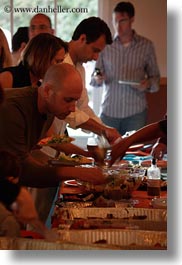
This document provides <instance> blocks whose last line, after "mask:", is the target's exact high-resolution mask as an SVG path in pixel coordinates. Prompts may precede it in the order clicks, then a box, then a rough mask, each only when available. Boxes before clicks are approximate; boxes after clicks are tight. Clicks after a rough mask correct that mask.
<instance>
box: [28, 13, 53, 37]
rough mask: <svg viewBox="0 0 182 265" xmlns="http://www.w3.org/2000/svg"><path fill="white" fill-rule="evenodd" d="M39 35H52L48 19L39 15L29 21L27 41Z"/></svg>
mask: <svg viewBox="0 0 182 265" xmlns="http://www.w3.org/2000/svg"><path fill="white" fill-rule="evenodd" d="M40 33H50V34H54V29H53V28H52V23H51V19H50V17H48V16H47V15H45V14H41V13H39V14H36V15H35V16H33V17H32V19H31V20H30V26H29V39H32V38H33V37H35V36H37V35H38V34H40Z"/></svg>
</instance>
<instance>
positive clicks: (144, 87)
mask: <svg viewBox="0 0 182 265" xmlns="http://www.w3.org/2000/svg"><path fill="white" fill-rule="evenodd" d="M150 86H151V83H150V80H149V79H143V80H141V82H140V84H139V85H137V86H136V85H135V86H132V87H133V88H136V89H138V90H139V91H141V92H142V91H146V90H147V89H148V88H149V87H150Z"/></svg>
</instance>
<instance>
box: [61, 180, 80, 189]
mask: <svg viewBox="0 0 182 265" xmlns="http://www.w3.org/2000/svg"><path fill="white" fill-rule="evenodd" d="M64 184H66V185H68V186H72V187H78V186H81V185H82V184H81V183H80V182H78V181H77V180H75V179H70V180H66V181H64Z"/></svg>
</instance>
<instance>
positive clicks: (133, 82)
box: [118, 80, 140, 86]
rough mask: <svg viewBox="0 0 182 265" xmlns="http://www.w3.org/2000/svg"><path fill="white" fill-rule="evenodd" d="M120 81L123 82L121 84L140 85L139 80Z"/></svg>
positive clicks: (119, 81)
mask: <svg viewBox="0 0 182 265" xmlns="http://www.w3.org/2000/svg"><path fill="white" fill-rule="evenodd" d="M118 83H119V84H121V85H131V86H138V85H140V83H139V82H135V81H124V80H118Z"/></svg>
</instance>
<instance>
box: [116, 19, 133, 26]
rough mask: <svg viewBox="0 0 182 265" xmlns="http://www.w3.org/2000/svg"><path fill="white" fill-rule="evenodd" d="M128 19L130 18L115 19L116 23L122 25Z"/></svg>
mask: <svg viewBox="0 0 182 265" xmlns="http://www.w3.org/2000/svg"><path fill="white" fill-rule="evenodd" d="M129 20H130V19H129V18H123V19H120V20H119V21H117V23H118V24H121V25H123V24H126V23H127V22H128V21H129Z"/></svg>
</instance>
